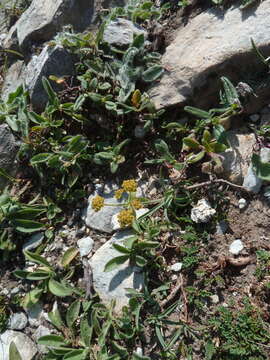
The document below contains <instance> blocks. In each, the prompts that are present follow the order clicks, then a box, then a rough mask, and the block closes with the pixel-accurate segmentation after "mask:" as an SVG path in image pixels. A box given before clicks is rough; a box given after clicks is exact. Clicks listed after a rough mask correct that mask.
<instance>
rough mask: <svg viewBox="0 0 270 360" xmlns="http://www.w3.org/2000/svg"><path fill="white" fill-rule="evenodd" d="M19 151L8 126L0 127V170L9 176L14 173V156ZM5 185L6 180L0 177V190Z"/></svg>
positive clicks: (2, 125)
mask: <svg viewBox="0 0 270 360" xmlns="http://www.w3.org/2000/svg"><path fill="white" fill-rule="evenodd" d="M18 150H19V143H18V142H17V141H16V139H15V137H14V136H13V134H12V133H11V131H10V129H9V127H8V125H6V124H1V125H0V168H3V169H4V170H6V172H7V173H8V174H10V175H15V172H16V163H15V159H16V155H17V151H18ZM5 184H6V179H4V178H3V177H2V176H0V189H1V188H3V187H4V186H5Z"/></svg>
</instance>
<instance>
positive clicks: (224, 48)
mask: <svg viewBox="0 0 270 360" xmlns="http://www.w3.org/2000/svg"><path fill="white" fill-rule="evenodd" d="M269 17H270V0H265V1H263V2H260V3H259V4H258V6H256V7H253V8H250V9H248V10H246V11H241V10H240V9H239V6H235V7H232V8H230V9H229V10H228V11H227V12H226V13H223V12H222V11H221V10H218V9H214V10H209V11H206V12H204V13H201V14H200V15H198V16H197V17H195V18H193V19H192V20H191V21H190V22H189V23H188V24H187V26H185V27H184V28H181V29H179V31H178V34H177V36H176V38H175V40H174V41H173V42H172V44H171V45H169V46H168V47H167V49H166V52H165V54H164V56H163V58H162V64H163V65H164V67H165V68H166V69H167V72H166V74H165V75H164V76H163V77H162V79H161V80H160V82H159V83H157V84H156V85H155V86H154V87H153V88H152V90H151V91H150V96H151V98H152V100H153V102H154V104H155V105H156V107H157V108H158V109H159V108H163V107H168V106H173V105H178V104H184V103H185V102H186V101H187V100H190V99H191V97H194V101H195V102H196V106H209V105H210V103H211V101H213V96H214V94H216V90H217V88H219V87H220V82H219V78H220V76H228V77H229V78H230V79H232V80H234V81H240V80H242V79H241V78H240V77H241V72H242V71H243V69H244V68H245V67H246V68H247V67H249V68H251V69H252V71H253V72H254V69H255V68H256V67H255V66H254V64H256V66H257V64H259V63H260V62H259V61H258V57H257V55H256V54H255V53H254V52H252V51H251V43H250V38H253V40H254V41H255V43H256V45H257V46H258V47H259V48H260V49H262V50H263V51H265V50H269V45H270V38H269V31H270V23H269ZM264 53H265V55H266V56H269V51H265V52H264ZM257 69H258V67H257ZM268 88H269V87H268ZM197 90H201V91H197ZM196 94H198V95H199V96H197V97H196V96H194V95H196ZM202 94H203V96H201V95H202ZM256 101H257V100H256Z"/></svg>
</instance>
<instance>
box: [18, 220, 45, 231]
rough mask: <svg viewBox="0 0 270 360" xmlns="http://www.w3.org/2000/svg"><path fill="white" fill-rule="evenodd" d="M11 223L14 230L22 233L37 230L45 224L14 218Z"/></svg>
mask: <svg viewBox="0 0 270 360" xmlns="http://www.w3.org/2000/svg"><path fill="white" fill-rule="evenodd" d="M12 225H13V226H14V228H15V230H17V231H19V232H22V233H32V232H36V231H38V230H42V229H44V227H45V225H44V224H42V223H40V222H38V221H34V220H27V219H14V220H12Z"/></svg>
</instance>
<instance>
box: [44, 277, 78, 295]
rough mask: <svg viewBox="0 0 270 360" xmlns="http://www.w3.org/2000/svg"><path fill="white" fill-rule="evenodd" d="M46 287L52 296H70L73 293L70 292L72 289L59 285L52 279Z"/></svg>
mask: <svg viewBox="0 0 270 360" xmlns="http://www.w3.org/2000/svg"><path fill="white" fill-rule="evenodd" d="M48 287H49V290H50V292H51V293H52V294H53V295H55V296H60V297H65V296H70V295H72V294H73V292H74V291H73V290H72V288H70V287H68V286H65V285H63V284H62V283H60V282H58V281H56V280H54V279H50V280H49V284H48Z"/></svg>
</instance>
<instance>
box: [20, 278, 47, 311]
mask: <svg viewBox="0 0 270 360" xmlns="http://www.w3.org/2000/svg"><path fill="white" fill-rule="evenodd" d="M42 285H43V284H42ZM42 285H40V286H39V287H36V288H35V289H33V290H31V291H29V292H28V293H27V294H26V295H25V297H24V299H23V301H22V306H23V307H24V308H30V307H31V306H33V305H35V304H36V303H37V302H38V301H39V299H40V297H41V295H42V293H43V291H44V290H43V287H42Z"/></svg>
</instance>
